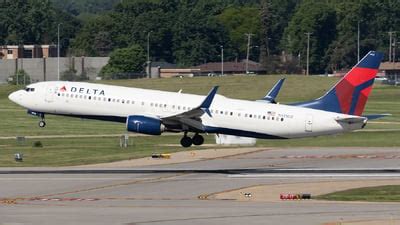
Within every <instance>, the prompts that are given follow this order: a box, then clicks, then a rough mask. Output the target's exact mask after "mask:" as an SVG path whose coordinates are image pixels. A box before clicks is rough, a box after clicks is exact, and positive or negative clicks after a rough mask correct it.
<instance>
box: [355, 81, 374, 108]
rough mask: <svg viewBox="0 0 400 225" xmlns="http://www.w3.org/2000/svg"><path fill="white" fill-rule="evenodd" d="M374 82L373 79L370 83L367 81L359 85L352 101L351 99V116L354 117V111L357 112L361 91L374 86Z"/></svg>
mask: <svg viewBox="0 0 400 225" xmlns="http://www.w3.org/2000/svg"><path fill="white" fill-rule="evenodd" d="M374 80H375V79H371V80H369V81H366V82H364V83H362V84H360V85H358V86H357V87H356V88H355V89H354V93H353V96H352V99H351V107H350V112H349V114H350V115H354V111H355V110H356V106H357V103H358V98H359V97H360V95H361V91H362V90H364V89H365V88H367V87H369V86H371V85H373V84H374Z"/></svg>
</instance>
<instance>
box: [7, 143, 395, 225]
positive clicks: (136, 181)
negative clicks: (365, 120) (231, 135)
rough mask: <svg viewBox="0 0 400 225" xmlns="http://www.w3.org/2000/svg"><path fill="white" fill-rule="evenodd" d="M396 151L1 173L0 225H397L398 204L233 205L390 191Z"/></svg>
mask: <svg viewBox="0 0 400 225" xmlns="http://www.w3.org/2000/svg"><path fill="white" fill-rule="evenodd" d="M399 150H400V149H399V148H293V149H273V150H271V149H266V150H265V151H259V152H256V153H250V154H242V155H238V156H231V157H225V158H218V159H212V160H202V161H197V162H188V163H181V164H172V165H160V166H154V165H152V166H142V167H138V168H118V169H113V168H100V169H90V168H83V169H80V168H36V169H33V168H16V169H12V168H11V169H10V168H2V169H0V224H13V225H14V224H55V223H56V224H60V225H64V224H127V225H133V224H229V225H232V224H332V223H338V222H341V223H342V224H346V222H351V221H361V222H362V221H369V220H379V221H387V222H388V223H387V224H395V222H396V221H397V219H400V204H397V203H362V202H353V203H349V202H346V203H344V202H326V201H315V200H305V201H279V200H277V201H270V200H268V199H266V200H264V199H261V197H260V195H258V194H257V193H256V192H253V196H252V197H251V198H244V197H240V196H239V197H240V198H241V199H233V198H231V197H232V196H233V197H235V194H238V193H239V194H240V190H241V189H242V188H245V189H246V188H250V189H248V190H252V189H251V188H256V187H266V188H267V190H271V193H275V192H273V190H272V188H273V187H279V188H280V189H278V190H279V191H280V190H281V191H282V192H285V191H286V190H285V187H286V186H288V187H289V186H290V187H291V188H293V187H294V188H295V187H296V185H299V187H300V186H301V185H303V186H304V184H307V183H310V184H313V186H314V184H319V183H321V184H324V183H325V184H326V183H329V184H330V183H335V182H338V183H340V182H342V183H349V182H363V183H364V182H365V183H366V184H367V183H371V182H375V183H382V182H383V183H385V182H394V183H396V182H399V180H400V179H398V177H400V169H399V168H400V162H399V160H398V158H397V157H398V156H400V151H399ZM245 189H244V190H245ZM235 190H239V191H238V192H237V193H235ZM246 190H247V189H246ZM288 190H290V189H288ZM275 191H276V190H275ZM225 193H228V194H230V195H228V194H227V195H226V196H230V197H229V198H227V197H226V196H224V194H225ZM221 194H222V196H223V197H225V198H223V199H221V198H220V197H221V196H219V195H221ZM311 194H313V193H311ZM276 197H277V196H276Z"/></svg>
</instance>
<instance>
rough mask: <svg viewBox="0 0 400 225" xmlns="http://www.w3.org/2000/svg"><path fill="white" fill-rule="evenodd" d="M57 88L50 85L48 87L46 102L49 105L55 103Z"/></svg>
mask: <svg viewBox="0 0 400 225" xmlns="http://www.w3.org/2000/svg"><path fill="white" fill-rule="evenodd" d="M56 90H57V89H56V88H55V87H54V86H52V85H48V86H47V87H46V93H45V100H46V102H48V103H51V102H53V101H54V95H55V94H56V93H55V92H56Z"/></svg>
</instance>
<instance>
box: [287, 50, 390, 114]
mask: <svg viewBox="0 0 400 225" xmlns="http://www.w3.org/2000/svg"><path fill="white" fill-rule="evenodd" d="M382 58H383V54H382V53H380V52H375V51H371V52H369V53H368V54H367V55H366V56H365V57H364V58H363V59H361V60H360V62H358V64H357V65H356V66H354V67H353V68H352V69H351V70H350V71H349V72H348V73H347V74H346V75H345V76H344V77H343V78H342V79H341V80H340V81H339V82H338V83H337V84H336V85H335V86H333V87H332V89H330V90H329V91H328V92H327V93H326V94H325V95H324V96H322V97H320V98H318V99H316V100H314V101H310V102H302V103H296V104H293V105H296V106H301V107H306V108H312V109H320V110H324V111H330V112H337V113H343V114H349V115H356V116H360V115H361V114H362V113H363V111H364V108H365V104H366V103H367V100H368V96H369V94H370V93H371V90H372V85H373V84H374V80H375V77H376V74H377V73H378V69H379V65H380V63H381V61H382Z"/></svg>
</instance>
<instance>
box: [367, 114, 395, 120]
mask: <svg viewBox="0 0 400 225" xmlns="http://www.w3.org/2000/svg"><path fill="white" fill-rule="evenodd" d="M391 115H392V114H374V115H363V117H366V118H368V120H376V119H379V118H382V117H385V116H391Z"/></svg>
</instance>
